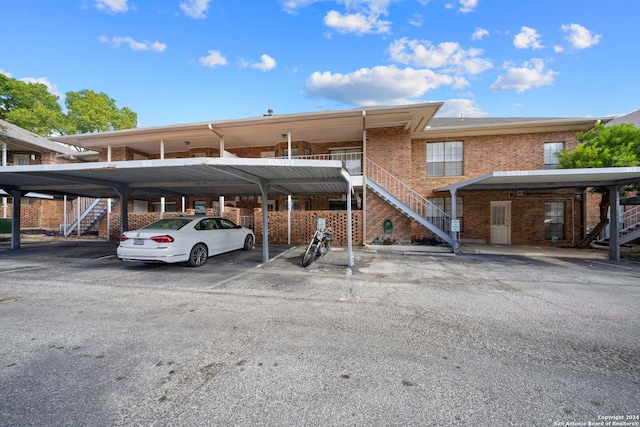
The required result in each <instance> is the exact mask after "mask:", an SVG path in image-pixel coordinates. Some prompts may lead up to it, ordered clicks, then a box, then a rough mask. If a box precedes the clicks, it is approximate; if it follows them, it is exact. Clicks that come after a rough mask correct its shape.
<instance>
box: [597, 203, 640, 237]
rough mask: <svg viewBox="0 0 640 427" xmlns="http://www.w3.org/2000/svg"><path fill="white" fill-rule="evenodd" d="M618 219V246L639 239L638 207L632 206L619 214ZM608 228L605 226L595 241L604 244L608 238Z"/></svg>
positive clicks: (639, 208) (639, 221)
mask: <svg viewBox="0 0 640 427" xmlns="http://www.w3.org/2000/svg"><path fill="white" fill-rule="evenodd" d="M618 218H619V224H620V226H619V227H618V229H619V233H618V235H619V237H620V239H619V242H620V244H623V243H627V242H630V241H632V240H635V239H637V238H640V206H634V207H633V208H631V209H628V210H626V211H624V212H621V213H620V215H619V216H618ZM610 237H611V236H610V228H609V225H607V226H606V227H605V228H604V230H602V232H601V233H600V234H599V235H598V238H597V239H596V241H598V242H606V241H608V240H609V238H610Z"/></svg>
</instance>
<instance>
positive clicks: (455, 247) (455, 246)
mask: <svg viewBox="0 0 640 427" xmlns="http://www.w3.org/2000/svg"><path fill="white" fill-rule="evenodd" d="M450 193H451V220H454V219H458V190H457V189H455V188H454V189H452V190H450ZM449 233H450V234H451V239H452V240H453V243H452V245H451V251H452V252H453V253H454V254H457V253H458V252H460V244H459V243H458V241H457V239H456V237H458V232H457V231H453V230H451V231H449Z"/></svg>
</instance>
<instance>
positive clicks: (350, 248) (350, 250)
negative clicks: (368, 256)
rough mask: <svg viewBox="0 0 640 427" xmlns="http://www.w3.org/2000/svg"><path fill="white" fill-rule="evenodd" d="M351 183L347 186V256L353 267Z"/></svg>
mask: <svg viewBox="0 0 640 427" xmlns="http://www.w3.org/2000/svg"><path fill="white" fill-rule="evenodd" d="M351 191H352V188H351V182H349V184H348V186H347V254H348V257H349V260H348V263H347V265H348V266H349V267H353V264H354V263H353V232H352V230H351Z"/></svg>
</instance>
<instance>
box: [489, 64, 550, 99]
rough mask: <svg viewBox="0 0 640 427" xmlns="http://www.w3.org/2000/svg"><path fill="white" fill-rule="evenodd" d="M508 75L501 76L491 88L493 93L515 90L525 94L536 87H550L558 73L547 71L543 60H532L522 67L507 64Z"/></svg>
mask: <svg viewBox="0 0 640 427" xmlns="http://www.w3.org/2000/svg"><path fill="white" fill-rule="evenodd" d="M505 69H506V70H507V73H506V74H503V75H501V76H500V77H498V79H497V80H496V81H495V82H494V83H493V84H492V85H491V86H489V89H491V90H493V91H498V90H515V91H516V92H524V91H525V90H529V89H532V88H535V87H541V86H549V85H552V84H553V83H554V76H555V75H556V74H558V73H557V72H556V71H553V70H549V71H546V70H545V68H544V62H543V61H542V59H537V58H536V59H532V60H531V61H529V62H525V63H524V64H523V66H522V67H515V66H513V65H512V64H505Z"/></svg>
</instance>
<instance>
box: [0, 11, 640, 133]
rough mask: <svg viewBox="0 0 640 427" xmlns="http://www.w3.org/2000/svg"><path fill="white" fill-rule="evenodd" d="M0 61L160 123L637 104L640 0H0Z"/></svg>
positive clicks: (624, 108) (588, 109) (556, 111)
mask: <svg viewBox="0 0 640 427" xmlns="http://www.w3.org/2000/svg"><path fill="white" fill-rule="evenodd" d="M0 16H1V17H2V32H3V41H2V42H1V43H0V73H4V74H6V75H9V76H11V77H13V78H16V79H21V80H24V81H26V82H40V83H43V84H46V85H47V86H48V88H49V91H50V92H51V93H53V94H55V95H57V96H59V97H60V102H61V104H63V105H64V94H65V93H66V92H68V91H80V90H83V89H89V90H93V91H95V92H104V93H106V94H107V95H109V96H110V97H111V98H113V99H114V100H115V101H116V105H117V106H118V107H120V108H122V107H128V108H130V109H131V110H133V111H135V112H136V113H137V114H138V126H139V127H149V126H164V125H171V124H183V123H195V122H206V121H219V120H230V119H241V118H248V117H255V116H261V115H263V114H266V113H267V112H268V110H272V111H273V114H292V113H306V112H316V111H326V110H345V109H351V108H358V107H365V106H390V105H402V104H411V103H420V102H434V101H441V102H444V106H443V107H442V108H441V109H440V111H439V113H438V115H437V116H438V117H460V116H462V117H603V116H610V115H621V114H627V113H629V112H632V111H634V110H637V109H639V108H640V81H639V79H638V77H637V76H638V73H639V70H640V54H639V48H640V32H639V30H638V27H639V26H640V1H639V0H606V1H605V0H598V1H595V0H527V1H525V0H56V1H53V0H0Z"/></svg>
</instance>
